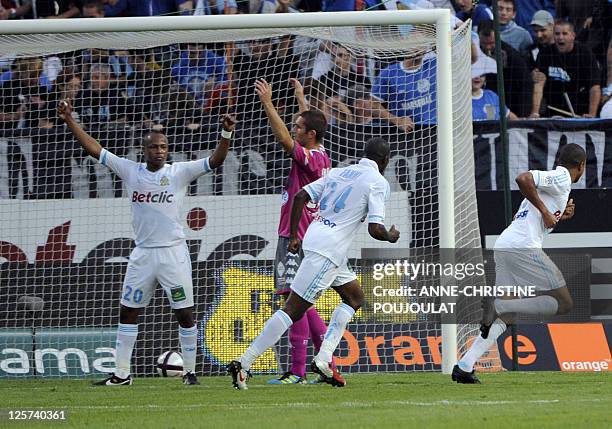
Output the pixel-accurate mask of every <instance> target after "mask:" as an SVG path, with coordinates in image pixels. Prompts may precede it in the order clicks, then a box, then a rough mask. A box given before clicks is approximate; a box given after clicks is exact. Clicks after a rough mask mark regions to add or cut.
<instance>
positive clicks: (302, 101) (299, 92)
mask: <svg viewBox="0 0 612 429" xmlns="http://www.w3.org/2000/svg"><path fill="white" fill-rule="evenodd" d="M289 81H290V82H291V85H293V93H294V95H295V99H296V101H297V103H298V107H299V109H300V113H302V112H305V111H306V110H308V109H309V107H308V103H306V98H304V87H303V86H302V84H301V83H300V81H299V80H297V79H289Z"/></svg>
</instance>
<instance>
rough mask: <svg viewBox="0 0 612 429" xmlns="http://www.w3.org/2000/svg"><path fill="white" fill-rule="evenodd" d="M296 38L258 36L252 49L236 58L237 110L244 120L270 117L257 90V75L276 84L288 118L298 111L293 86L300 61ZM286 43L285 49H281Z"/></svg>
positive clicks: (283, 114) (281, 111)
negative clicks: (294, 41)
mask: <svg viewBox="0 0 612 429" xmlns="http://www.w3.org/2000/svg"><path fill="white" fill-rule="evenodd" d="M292 44H293V42H292V39H291V38H290V37H284V38H282V39H281V40H278V41H273V40H272V39H258V40H253V41H251V42H250V43H249V46H248V51H246V52H240V53H239V55H238V56H237V57H236V59H235V64H234V73H235V78H236V85H235V87H234V94H236V100H235V101H236V103H235V105H236V106H239V109H238V110H239V111H238V113H237V114H239V115H241V117H242V118H243V119H242V120H243V121H244V120H249V119H252V120H255V121H259V120H262V119H264V120H265V119H266V115H265V112H264V110H263V107H262V106H261V103H260V102H259V100H258V97H257V94H255V92H254V91H253V88H254V87H255V82H256V81H257V79H264V80H266V81H267V82H269V83H270V85H272V94H273V98H274V100H273V101H274V105H275V106H276V107H277V110H278V112H279V114H280V115H281V117H283V119H284V120H285V122H289V121H290V120H291V115H293V114H294V113H295V112H296V111H297V105H296V102H295V98H294V97H293V89H292V86H291V85H290V84H289V79H291V78H297V77H298V76H299V67H300V64H299V61H298V60H297V57H296V56H294V55H293V53H292ZM281 47H282V49H281Z"/></svg>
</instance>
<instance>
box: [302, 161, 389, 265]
mask: <svg viewBox="0 0 612 429" xmlns="http://www.w3.org/2000/svg"><path fill="white" fill-rule="evenodd" d="M303 189H304V190H305V191H306V192H308V194H309V195H310V198H311V199H312V201H313V202H315V203H318V204H319V208H320V209H319V210H320V211H319V214H318V216H317V217H315V219H314V220H313V221H312V223H311V224H310V226H309V227H308V230H307V231H306V235H305V236H304V242H303V244H302V247H303V249H304V250H309V251H311V252H316V253H318V254H320V255H323V256H325V257H326V258H328V259H330V260H331V261H332V262H333V263H334V264H336V265H340V264H341V263H342V261H343V259H344V258H346V253H347V252H348V249H349V247H350V245H351V243H352V241H353V238H354V237H355V233H356V231H357V228H359V225H361V223H362V222H363V221H364V220H365V219H366V215H367V221H368V223H380V224H384V221H385V202H386V201H387V200H388V199H389V196H390V187H389V182H387V179H385V178H384V177H383V176H382V175H381V174H380V172H379V171H378V165H377V164H376V163H375V162H374V161H372V160H369V159H367V158H363V159H362V160H361V161H359V163H358V164H355V165H351V166H349V167H344V168H333V169H332V170H331V171H330V172H329V174H327V175H326V176H324V177H322V178H320V179H318V180H316V181H314V182H312V183H310V184H309V185H306V186H304V188H303Z"/></svg>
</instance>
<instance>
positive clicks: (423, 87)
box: [417, 79, 431, 92]
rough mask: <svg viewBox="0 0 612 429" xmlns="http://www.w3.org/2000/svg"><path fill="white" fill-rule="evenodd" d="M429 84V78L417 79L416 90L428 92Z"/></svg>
mask: <svg viewBox="0 0 612 429" xmlns="http://www.w3.org/2000/svg"><path fill="white" fill-rule="evenodd" d="M430 86H431V85H430V83H429V80H427V79H419V81H418V82H417V90H418V91H419V92H429V88H430Z"/></svg>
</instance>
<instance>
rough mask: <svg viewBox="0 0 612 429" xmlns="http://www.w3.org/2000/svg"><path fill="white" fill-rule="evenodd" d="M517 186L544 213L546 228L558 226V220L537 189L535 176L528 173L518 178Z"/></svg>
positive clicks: (543, 219)
mask: <svg viewBox="0 0 612 429" xmlns="http://www.w3.org/2000/svg"><path fill="white" fill-rule="evenodd" d="M516 184H517V185H518V187H519V189H520V191H521V194H523V196H524V197H525V198H527V200H528V201H529V202H530V203H531V204H533V205H534V206H535V208H536V209H538V211H539V212H540V213H542V221H543V222H544V226H545V227H546V228H553V227H554V226H555V225H556V224H557V218H555V216H554V215H553V214H552V213H551V212H550V211H549V210H548V208H547V207H546V205H545V204H544V202H543V201H542V199H541V198H540V196H539V195H538V190H537V189H536V185H535V181H534V180H533V174H531V173H530V172H528V171H526V172H524V173H521V174H519V175H518V176H516Z"/></svg>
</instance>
